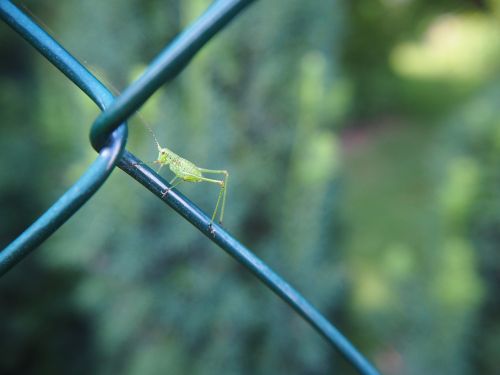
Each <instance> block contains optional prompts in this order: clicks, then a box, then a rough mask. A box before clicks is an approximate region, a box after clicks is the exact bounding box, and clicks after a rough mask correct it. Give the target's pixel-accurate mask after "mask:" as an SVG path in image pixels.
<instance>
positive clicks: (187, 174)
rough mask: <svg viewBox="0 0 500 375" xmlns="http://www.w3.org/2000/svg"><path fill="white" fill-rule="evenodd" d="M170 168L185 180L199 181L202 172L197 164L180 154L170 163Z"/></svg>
mask: <svg viewBox="0 0 500 375" xmlns="http://www.w3.org/2000/svg"><path fill="white" fill-rule="evenodd" d="M169 167H170V170H171V171H172V172H173V173H175V175H176V176H178V177H179V178H182V179H183V180H184V181H190V182H199V181H201V179H200V177H202V173H201V172H200V170H199V169H198V167H197V166H196V165H194V164H193V163H191V162H190V161H189V160H186V159H183V158H181V157H180V156H177V157H176V158H174V159H173V160H172V161H171V162H170V164H169Z"/></svg>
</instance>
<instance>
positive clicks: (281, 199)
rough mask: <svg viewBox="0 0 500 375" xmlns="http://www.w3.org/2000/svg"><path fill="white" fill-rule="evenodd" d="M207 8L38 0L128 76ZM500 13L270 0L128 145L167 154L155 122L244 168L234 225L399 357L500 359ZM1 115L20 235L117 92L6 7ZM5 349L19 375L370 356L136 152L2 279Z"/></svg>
mask: <svg viewBox="0 0 500 375" xmlns="http://www.w3.org/2000/svg"><path fill="white" fill-rule="evenodd" d="M209 3H210V2H209V1H206V0H170V1H165V0H163V1H160V0H147V1H146V0H141V1H139V0H126V1H125V0H121V1H117V0H108V1H104V2H102V1H97V0H87V1H78V0H67V1H64V2H59V1H54V0H50V1H49V0H47V1H44V2H43V3H42V2H37V1H34V0H26V1H24V3H22V4H20V2H18V4H20V5H22V6H23V7H24V8H25V9H26V11H28V12H29V13H30V14H31V15H32V16H33V17H35V18H36V19H37V21H38V22H39V23H41V24H42V25H44V26H45V27H46V28H47V29H48V30H49V32H50V33H51V34H52V35H53V36H55V38H56V39H57V40H58V41H60V42H61V43H62V45H64V46H65V47H66V49H68V50H69V51H70V52H71V53H72V54H74V55H75V56H76V57H77V58H78V59H79V60H80V61H82V62H84V63H85V65H86V66H87V67H88V68H89V69H90V70H91V71H92V72H94V73H95V74H96V75H97V76H98V77H99V78H100V79H102V80H103V81H104V82H105V83H106V84H108V85H110V86H112V87H114V89H115V90H116V91H120V90H121V89H123V88H125V87H126V86H127V85H128V84H130V82H132V81H133V80H134V79H135V78H136V77H137V76H138V75H139V74H140V73H141V72H142V71H143V69H144V68H145V66H146V65H147V64H148V62H149V61H151V59H152V58H153V57H154V56H155V55H156V54H157V53H158V51H159V50H160V49H161V48H163V46H165V45H166V43H168V42H169V41H170V40H172V38H173V37H174V36H175V35H176V34H177V33H178V32H179V31H180V30H182V28H183V27H185V26H186V25H187V24H189V22H191V21H192V20H194V19H195V18H196V17H197V16H198V15H200V14H201V13H202V12H203V10H204V9H205V8H206V7H207V6H208V5H209ZM499 25H500V2H499V1H498V0H490V1H485V2H483V1H466V0H463V1H458V2H457V1H451V0H440V1H416V0H376V1H373V0H356V1H347V0H332V1H311V2H308V1H298V0H276V1H260V2H256V3H255V4H254V5H252V6H251V7H250V8H249V9H248V10H247V11H246V12H244V13H243V14H242V15H241V16H240V17H239V18H237V20H235V22H233V23H232V24H231V25H230V26H229V27H228V28H227V29H226V30H225V31H224V32H222V33H221V34H220V35H219V36H217V37H216V38H215V39H214V40H213V41H212V42H210V44H209V45H208V46H207V47H206V48H204V49H203V51H202V52H201V53H200V54H199V55H197V56H196V57H195V58H194V59H193V61H192V62H191V64H190V65H189V66H188V67H187V68H186V69H185V71H183V72H182V74H181V75H180V76H179V77H178V78H177V79H176V80H175V81H174V82H172V83H171V84H169V85H167V86H165V87H164V88H162V89H161V90H159V91H158V92H157V93H156V94H155V95H154V96H153V97H152V98H151V99H150V100H149V101H148V102H147V104H146V105H145V106H144V107H143V108H142V109H141V111H140V113H141V115H140V116H135V117H134V118H133V119H131V121H130V123H129V127H130V137H129V143H128V149H129V150H131V151H132V152H134V153H135V154H136V155H138V156H139V157H141V158H142V159H144V160H153V159H154V158H155V157H156V151H155V146H154V143H153V141H152V137H151V134H150V133H149V132H148V131H147V129H146V127H145V126H144V123H145V122H146V123H147V124H149V125H150V126H151V127H152V128H153V129H154V131H155V133H156V134H157V136H158V138H159V139H160V140H161V142H162V143H163V145H165V146H167V147H169V148H171V149H173V150H174V151H175V152H177V153H179V154H181V155H183V156H185V157H186V158H188V159H190V160H192V161H193V162H195V163H196V164H198V165H200V166H203V167H206V168H217V169H219V168H225V169H228V170H229V171H230V172H231V180H230V185H229V191H228V203H227V209H226V223H225V225H226V227H227V228H228V230H229V231H230V232H231V233H233V234H234V235H235V236H236V237H237V238H239V239H241V241H242V242H243V243H244V244H246V245H248V246H249V247H250V248H251V249H253V250H254V251H255V252H256V253H257V255H258V256H260V257H261V258H263V259H264V260H265V261H266V262H268V263H269V264H270V265H271V267H273V268H274V269H275V270H276V271H278V273H280V274H281V275H283V276H284V277H285V278H286V279H287V280H289V281H290V282H291V283H292V284H293V285H294V286H296V287H297V288H298V289H299V290H300V291H301V292H303V293H304V294H305V295H306V296H307V297H308V298H309V299H310V300H311V301H312V302H313V304H315V305H316V306H318V307H319V308H320V310H321V311H322V312H324V313H325V315H326V316H327V317H328V318H329V319H330V320H331V321H332V322H334V324H336V325H337V326H338V327H339V328H340V329H341V331H343V332H344V333H345V334H346V335H347V336H348V337H349V338H351V339H352V341H353V342H354V343H355V344H356V345H357V346H358V347H359V348H360V349H361V351H362V352H363V353H365V354H366V355H367V356H368V357H369V358H370V359H372V360H373V362H374V363H375V364H376V365H377V367H378V368H379V369H380V370H381V371H382V372H383V373H384V374H388V375H390V374H454V375H465V374H499V370H498V360H497V358H498V353H499V351H500V319H499V318H498V317H499V316H500V298H499V297H498V295H499V293H498V290H499V287H500V285H499V284H500V277H499V275H500V255H499V245H498V244H499V241H500V230H499V229H498V228H499V225H500V189H499V188H500V168H499V162H500V120H499V119H500V116H499V113H498V106H499V103H500V26H499ZM0 113H1V118H2V120H1V127H0V207H1V211H0V241H1V243H0V247H3V246H4V245H6V244H7V243H9V242H10V241H11V240H13V239H14V238H15V236H17V235H18V234H19V233H20V232H21V231H22V230H23V229H24V228H25V227H26V226H28V225H29V224H30V223H31V222H32V221H33V220H34V219H35V218H36V217H37V216H38V215H40V214H41V213H42V212H43V211H44V210H45V209H46V208H47V207H48V206H49V205H50V204H51V203H52V202H53V201H54V200H55V199H57V197H58V196H59V195H60V194H61V193H62V192H63V191H64V190H65V189H66V188H67V187H68V186H69V185H70V184H71V183H72V182H73V181H75V179H76V178H77V177H78V176H79V175H80V174H81V173H82V172H83V171H84V170H85V169H86V167H87V166H88V165H89V163H90V162H91V160H93V158H94V157H95V153H94V151H93V150H92V149H91V147H90V145H89V142H88V130H89V126H90V124H91V123H92V122H93V120H94V119H95V117H96V116H97V115H98V110H97V108H96V107H95V106H94V105H93V104H92V103H91V101H90V100H89V99H88V98H86V97H85V95H84V94H83V93H81V92H80V91H79V90H78V89H77V88H76V87H75V86H73V85H72V83H70V82H69V81H68V80H67V79H66V78H65V77H63V76H62V75H61V74H60V73H59V72H58V71H57V70H56V69H55V68H54V67H52V66H51V65H50V64H49V63H48V62H46V61H45V60H44V58H42V57H41V56H40V55H39V54H38V53H37V52H36V51H34V50H33V49H32V48H31V47H30V46H29V45H28V44H27V43H26V42H24V41H23V40H22V39H21V38H20V37H19V36H17V35H16V34H15V33H14V32H13V31H12V30H10V29H9V28H8V27H7V26H6V25H4V24H0ZM165 175H168V172H166V173H165ZM180 190H182V191H183V192H184V193H186V194H187V195H188V196H189V197H191V198H192V199H193V200H194V201H195V202H196V203H197V204H199V205H200V207H202V208H203V209H204V210H206V211H207V212H209V213H210V212H211V210H212V209H213V206H214V204H215V201H216V198H217V188H216V187H214V186H210V185H203V184H197V185H194V184H193V185H190V184H185V185H181V187H180ZM0 350H1V353H2V354H1V355H0V373H2V374H55V373H71V374H89V373H96V374H116V373H121V374H131V375H132V374H159V373H163V374H221V373H223V374H318V375H320V374H332V373H342V374H344V373H345V374H350V373H354V371H353V370H352V369H351V368H350V367H349V366H348V365H346V364H345V363H344V361H343V360H342V359H341V358H340V357H339V355H338V354H337V353H335V352H333V351H332V350H331V349H330V348H329V347H327V345H326V343H325V342H324V341H323V340H322V338H321V337H319V336H318V335H317V334H315V333H314V332H313V331H312V330H311V328H310V327H309V326H307V325H306V324H305V323H304V322H302V321H301V320H300V319H299V318H298V317H297V316H295V314H294V313H293V312H292V311H291V310H290V309H289V308H288V307H287V306H285V305H284V304H283V303H282V302H281V301H279V300H277V299H276V298H275V297H274V296H273V295H272V294H271V293H270V292H269V291H268V290H267V289H265V288H264V287H263V286H262V285H261V284H260V283H258V282H257V280H256V279H254V278H253V277H252V276H250V275H249V274H248V273H247V272H246V271H244V270H243V269H242V268H241V267H240V266H239V265H238V264H236V263H235V262H234V261H233V260H232V259H230V258H229V257H227V256H226V255H225V254H224V253H223V252H221V251H220V250H219V249H218V248H217V247H215V246H214V245H213V244H212V243H210V242H208V241H206V239H205V238H204V237H203V236H202V235H201V234H200V233H198V232H197V231H196V230H194V229H193V228H192V227H191V226H190V225H188V224H187V223H186V222H184V221H183V220H182V219H181V218H180V217H179V216H177V215H175V214H174V213H173V211H171V210H170V209H169V208H168V207H166V206H165V205H163V204H161V203H160V202H159V200H158V199H157V198H155V197H153V196H152V195H151V194H149V193H148V192H147V191H146V190H145V189H143V188H141V187H140V186H139V185H138V184H137V183H135V181H133V180H131V179H130V178H128V177H127V176H126V175H125V174H124V173H123V172H121V171H120V170H116V171H115V172H113V174H112V176H111V177H110V179H109V180H108V182H107V183H106V184H105V185H104V187H103V188H102V189H101V190H100V191H99V192H98V193H97V194H96V195H95V197H94V198H93V199H91V201H90V202H89V203H88V204H86V205H85V207H84V208H83V209H82V210H81V211H79V212H78V213H77V214H76V215H75V216H74V217H73V218H72V219H71V220H70V221H69V222H68V223H66V224H65V225H64V226H63V227H62V228H61V229H60V230H59V231H58V232H57V233H56V234H55V235H54V236H53V237H51V238H50V239H49V240H48V241H46V242H45V243H44V244H43V245H42V246H41V247H40V248H39V249H37V250H36V251H35V252H34V253H33V254H32V255H30V256H29V257H28V258H27V259H26V260H24V261H23V262H22V263H21V264H19V265H18V266H17V267H16V268H14V269H13V270H12V271H10V272H9V273H8V274H7V275H6V276H4V277H3V278H2V279H1V280H0Z"/></svg>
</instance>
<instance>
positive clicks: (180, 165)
mask: <svg viewBox="0 0 500 375" xmlns="http://www.w3.org/2000/svg"><path fill="white" fill-rule="evenodd" d="M148 130H149V131H150V132H151V134H152V135H153V138H154V140H155V143H156V146H157V148H158V158H157V159H156V160H155V161H153V164H159V165H160V168H158V170H157V173H159V172H160V170H161V169H162V168H163V166H168V167H169V168H170V170H171V171H172V172H173V173H174V174H175V177H174V178H173V179H172V181H170V185H171V186H170V187H169V188H168V189H166V190H165V191H164V192H163V195H162V196H163V197H165V196H166V195H167V194H168V192H169V191H170V190H171V189H173V188H174V187H176V186H178V185H179V184H180V183H181V182H183V181H187V182H210V183H212V184H216V185H218V186H219V187H220V190H219V197H218V199H217V204H216V205H215V209H214V213H213V214H212V219H211V221H210V225H211V224H212V223H213V221H214V220H215V217H216V215H217V211H218V209H219V205H220V204H221V200H222V205H221V209H220V216H219V223H221V224H222V220H223V219H224V208H225V206H226V191H227V180H228V178H229V173H228V172H227V171H226V170H222V169H206V168H200V167H197V166H196V165H195V164H194V163H192V162H190V161H189V160H186V159H184V158H182V157H180V156H179V155H177V154H176V153H175V152H173V151H171V150H169V149H168V148H166V147H161V146H160V143H159V142H158V139H157V138H156V136H155V134H154V133H153V131H152V130H151V128H149V126H148ZM204 174H219V175H222V179H220V180H216V179H212V178H207V177H205V176H204Z"/></svg>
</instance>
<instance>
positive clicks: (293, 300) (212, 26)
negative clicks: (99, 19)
mask: <svg viewBox="0 0 500 375" xmlns="http://www.w3.org/2000/svg"><path fill="white" fill-rule="evenodd" d="M248 3H250V1H237V0H219V1H218V2H216V3H214V5H213V6H212V7H211V8H209V9H208V10H207V12H206V13H205V14H204V15H203V16H202V17H200V18H199V19H198V20H197V21H195V23H194V24H193V25H192V26H191V27H190V28H188V29H187V31H186V32H184V33H183V34H181V35H180V36H179V38H177V39H176V40H175V41H174V42H173V44H171V45H170V46H168V47H167V48H166V49H165V50H164V51H163V52H162V53H161V54H160V55H159V56H158V57H157V59H156V60H155V61H154V62H153V63H152V67H156V68H154V69H153V68H151V66H150V68H149V69H148V70H147V71H146V73H145V74H144V75H143V76H142V77H141V78H139V80H138V81H136V83H135V84H133V85H131V87H135V89H133V90H132V89H131V91H127V90H125V92H124V94H122V96H121V97H119V98H118V99H117V100H116V101H115V102H110V104H111V106H110V112H109V113H111V115H109V116H108V115H107V111H106V110H105V111H104V112H103V114H102V115H101V116H100V117H98V119H97V120H96V122H95V123H94V127H93V133H92V136H91V138H92V139H93V136H95V137H96V138H95V139H93V141H92V143H93V145H94V146H95V147H96V146H101V143H104V142H105V138H106V137H105V136H104V135H105V134H106V133H108V134H110V132H113V133H112V134H115V133H119V132H120V131H122V132H124V134H122V135H123V137H122V138H120V140H121V141H122V142H121V143H120V142H118V144H120V145H121V147H123V145H124V142H125V138H126V127H125V126H120V128H118V129H119V130H113V129H115V128H116V127H117V125H116V124H117V123H118V122H120V121H123V120H125V119H126V118H127V117H128V116H129V115H130V114H132V113H133V112H135V111H136V110H137V109H138V107H139V106H140V105H141V104H142V103H143V102H144V101H145V100H147V98H148V97H149V96H150V95H151V94H152V93H153V92H154V91H155V90H156V89H157V88H158V87H159V86H160V85H161V84H162V83H163V82H165V81H166V80H168V79H171V78H173V77H175V75H176V74H178V73H179V72H180V71H181V70H182V68H183V67H184V66H185V65H186V64H187V63H188V62H189V59H190V58H191V57H192V56H193V55H194V54H195V53H196V52H197V51H198V50H199V49H200V48H201V47H202V46H203V45H204V44H205V43H206V42H207V41H208V40H209V39H210V37H211V36H213V35H215V33H216V32H217V31H218V30H220V29H221V28H222V27H223V26H224V25H225V24H227V23H228V22H229V20H231V19H232V18H233V17H234V16H235V15H236V14H237V13H238V11H239V10H241V9H243V7H244V6H245V5H246V4H248ZM0 16H2V18H4V20H5V21H6V22H7V23H9V24H10V25H11V26H12V27H13V28H14V29H16V31H18V32H19V33H20V34H21V35H23V36H24V37H25V38H26V39H27V40H28V41H29V42H30V43H32V44H33V45H34V46H35V47H36V48H37V49H38V50H39V51H40V52H41V53H42V54H44V56H46V57H47V58H48V59H49V60H50V61H51V62H52V63H53V64H54V65H56V66H57V67H58V68H59V69H60V70H61V71H62V72H63V73H64V74H66V75H67V76H68V78H70V79H71V80H72V81H73V82H75V83H76V84H77V85H78V86H79V87H80V88H82V90H84V91H85V92H86V93H87V94H89V96H91V97H92V98H93V99H94V100H95V101H96V102H98V100H99V99H98V98H99V97H100V95H101V94H103V93H104V94H103V96H102V97H103V98H104V101H107V100H110V99H111V96H110V94H109V91H107V90H106V89H105V87H104V86H103V85H102V84H101V83H100V82H99V81H98V80H97V79H96V78H95V77H93V76H92V75H91V74H90V73H89V72H88V71H87V70H86V69H85V68H84V67H83V66H81V65H80V64H79V63H78V62H77V61H76V60H75V59H74V58H72V57H71V55H69V53H68V52H66V51H65V50H64V49H63V48H62V47H61V46H60V45H58V44H57V42H55V41H54V40H53V39H52V38H51V37H50V36H49V35H48V34H46V33H45V32H44V31H43V30H42V29H41V28H40V27H38V26H37V25H36V24H35V23H34V22H32V21H31V20H30V19H29V18H28V17H26V16H25V15H24V14H23V13H22V12H21V11H19V10H18V9H17V8H15V6H13V5H12V4H11V3H10V2H9V1H7V0H0ZM169 51H174V52H175V53H173V52H169ZM175 56H178V57H177V58H175ZM82 77H84V79H82ZM144 77H146V78H144ZM137 82H139V83H137ZM134 85H136V86H134ZM141 87H142V88H141ZM95 88H97V91H95V90H94V89H95ZM101 90H102V91H101ZM143 90H144V91H143ZM96 92H99V93H100V94H96ZM106 92H107V93H106ZM120 98H122V99H120ZM123 98H124V99H123ZM103 103H104V102H103ZM103 103H99V102H98V104H101V105H102V106H106V105H107V104H108V103H107V102H105V103H104V104H103ZM113 113H115V115H113ZM99 119H101V120H99ZM96 124H97V125H96ZM96 129H97V130H96ZM122 129H123V130H122ZM113 144H114V143H113ZM97 148H99V147H97ZM118 150H121V148H120V147H118ZM103 153H104V151H103V152H102V153H101V156H102V154H103ZM113 155H114V157H117V156H119V155H120V152H119V151H118V152H117V153H115V154H113ZM98 160H99V158H98ZM109 160H111V159H109ZM140 163H141V161H140V160H139V159H137V158H136V157H135V156H134V155H132V154H131V153H129V152H128V151H126V150H125V151H124V152H123V154H122V157H121V158H120V159H119V161H118V166H119V167H120V168H121V169H123V170H124V171H125V172H126V173H128V174H129V175H130V176H132V177H133V178H134V179H136V180H137V181H139V182H140V183H141V184H142V185H144V186H145V187H146V188H148V189H149V190H150V191H151V192H153V193H154V194H155V195H157V196H158V197H160V198H161V199H162V200H163V201H164V202H165V203H167V204H168V205H170V206H171V207H172V208H173V209H174V210H176V211H177V212H178V213H179V214H181V215H182V216H183V217H184V218H185V219H186V220H188V221H189V222H190V223H191V224H193V225H194V226H195V227H196V228H198V229H199V230H200V231H201V232H202V233H203V234H205V236H207V237H208V238H209V239H210V240H211V241H213V242H214V243H216V244H217V245H219V246H220V247H221V248H222V249H223V250H224V251H226V252H227V253H228V254H229V255H231V256H232V257H233V258H235V259H236V260H237V261H238V262H239V263H241V264H242V265H243V266H244V267H245V268H247V269H248V270H249V271H250V272H252V273H253V274H254V275H255V276H257V277H258V278H259V279H260V280H261V281H262V282H263V283H264V284H265V285H266V286H268V287H269V288H270V289H271V290H272V291H273V292H274V293H276V294H277V295H278V296H279V297H280V298H281V299H283V300H284V301H285V302H287V303H288V304H289V305H290V306H291V307H292V308H293V309H294V310H295V311H296V312H297V313H298V314H299V315H300V316H302V317H303V318H304V319H305V320H306V321H307V322H308V323H309V324H311V325H312V327H313V328H314V329H315V330H316V331H317V332H319V333H320V334H321V335H322V336H323V337H324V338H326V340H327V342H329V343H330V344H331V345H332V346H333V347H334V348H336V349H337V350H338V351H339V352H340V354H341V355H342V356H343V357H344V358H345V359H346V360H347V361H349V362H350V363H351V364H352V365H353V366H354V367H355V368H356V369H357V370H358V372H359V373H361V374H365V375H376V374H378V371H377V370H376V369H375V368H374V367H373V366H372V365H371V364H370V363H369V362H368V360H366V359H365V358H364V357H363V355H362V354H361V353H360V352H359V351H358V350H357V349H356V348H355V347H354V346H353V345H352V344H351V343H350V342H349V340H347V339H346V338H345V337H344V336H343V335H342V334H341V333H340V332H339V331H338V330H337V329H336V328H335V327H334V326H333V325H332V324H331V323H330V322H329V321H328V320H327V319H326V318H325V317H324V316H323V315H321V313H320V312H319V311H318V310H316V309H315V308H314V307H313V306H312V305H311V304H310V303H309V302H308V301H307V300H306V299H305V298H304V297H303V296H302V295H300V294H299V293H298V292H297V291H296V290H295V289H294V288H293V287H291V286H290V284H288V283H287V282H286V281H285V280H283V279H282V278H281V277H280V276H279V275H277V274H276V273H275V272H274V271H273V270H272V269H271V268H269V266H267V265H266V264H265V263H264V262H263V261H262V260H261V259H259V258H258V257H257V256H255V255H254V254H253V253H252V252H251V251H250V250H249V249H247V248H246V247H244V246H243V245H242V244H241V243H240V242H238V241H237V240H236V239H235V238H234V237H232V236H231V235H230V234H229V233H228V232H226V231H225V230H224V229H222V228H221V227H220V226H218V225H216V224H213V228H212V227H211V226H210V218H209V217H208V216H207V215H206V214H204V213H203V212H202V211H201V210H200V209H199V208H198V207H197V206H195V205H194V204H193V203H192V202H190V201H189V200H188V199H187V198H186V197H185V196H183V195H182V194H180V193H179V192H177V191H176V190H175V189H173V190H171V191H170V193H169V194H168V195H167V196H165V197H163V192H164V191H165V189H166V188H168V187H169V184H168V183H167V182H166V181H165V180H164V179H163V178H162V177H161V176H159V175H158V174H156V173H155V172H154V171H153V170H151V169H150V168H148V167H146V166H144V165H141V164H140ZM107 166H108V169H109V172H108V174H109V173H110V172H111V170H112V167H113V165H112V162H111V164H107ZM85 176H86V175H84V177H85ZM106 176H107V175H106ZM84 177H82V179H83V178H84ZM90 177H92V176H90ZM82 179H80V180H79V181H78V182H77V183H76V184H75V185H74V186H73V187H72V188H71V189H70V190H69V191H68V192H67V193H66V194H65V195H63V197H62V198H61V199H60V200H59V201H58V202H57V203H56V205H54V206H53V207H55V206H57V205H58V203H60V201H62V202H61V205H62V206H64V205H65V204H66V205H68V204H71V202H67V200H68V199H75V200H78V196H75V192H74V191H73V190H78V189H77V188H78V186H77V185H79V184H81V185H82V186H83V184H84V181H82ZM102 181H104V180H102ZM101 183H102V182H101ZM99 186H100V185H99ZM73 188H75V189H73ZM97 188H98V187H96V189H97ZM72 189H73V190H72ZM70 192H72V193H71V194H69V193H70ZM92 193H93V192H92ZM66 195H68V196H66ZM90 195H91V194H90ZM90 195H88V196H86V198H87V199H88V197H90ZM63 198H64V199H63ZM83 202H84V200H83V201H82V202H81V204H83ZM81 204H80V205H81ZM71 207H72V209H74V211H76V209H78V207H79V206H75V207H73V206H71ZM51 209H52V208H51ZM66 210H67V208H66ZM74 211H73V212H71V213H70V214H69V216H71V214H72V213H74ZM68 212H69V211H68ZM46 215H49V216H51V215H54V212H51V211H50V210H49V211H47V212H46V213H45V214H44V215H43V216H42V217H40V219H39V220H37V222H38V221H40V220H41V219H42V218H44V217H45V216H46ZM69 216H67V217H69ZM67 217H63V219H64V220H65V219H67ZM64 220H63V221H62V222H64ZM62 222H61V223H62ZM61 223H59V224H58V225H61ZM56 228H57V227H54V229H53V230H52V232H53V231H54V230H55V229H56ZM30 229H31V227H30V228H28V230H27V231H29V230H30ZM52 232H50V233H52ZM25 233H26V232H25ZM50 233H49V235H50ZM30 236H31V237H34V235H33V233H28V234H27V235H26V237H28V239H29V237H30ZM21 237H22V236H21ZM46 237H48V235H47V236H46ZM46 237H44V238H40V239H39V240H38V241H35V242H29V241H28V247H29V246H31V248H34V247H35V246H37V245H38V244H39V243H41V242H42V241H43V240H44V239H45V238H46ZM18 240H19V238H18V239H16V240H15V241H14V242H13V243H12V244H11V245H9V246H13V244H15V243H16V241H18ZM14 247H16V246H14ZM8 248H9V247H8ZM4 251H5V250H3V251H2V252H0V262H5V259H4V258H1V255H2V254H3V253H4ZM24 255H26V254H25V253H23V255H22V256H24ZM7 263H8V262H7ZM0 265H1V263H0ZM0 274H1V272H0Z"/></svg>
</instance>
